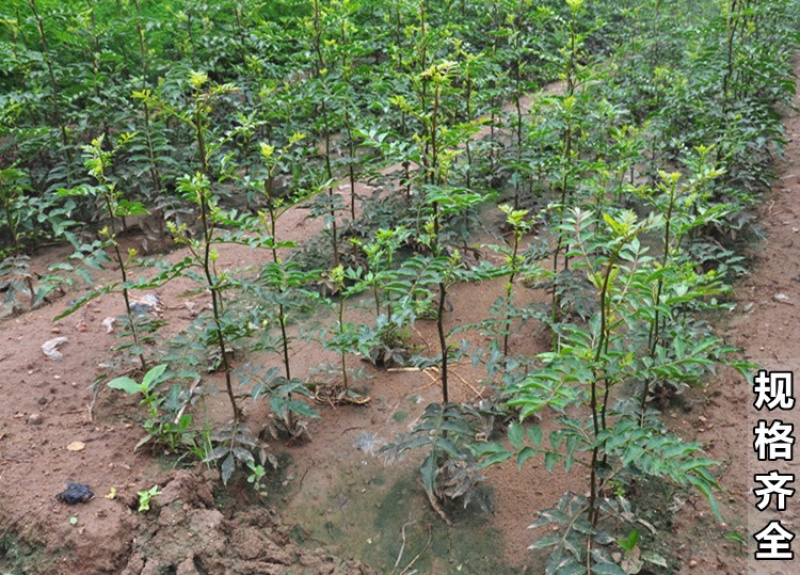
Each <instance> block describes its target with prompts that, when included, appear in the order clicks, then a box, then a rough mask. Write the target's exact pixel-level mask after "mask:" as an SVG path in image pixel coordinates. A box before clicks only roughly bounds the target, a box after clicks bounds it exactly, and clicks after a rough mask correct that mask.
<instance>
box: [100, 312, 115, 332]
mask: <svg viewBox="0 0 800 575" xmlns="http://www.w3.org/2000/svg"><path fill="white" fill-rule="evenodd" d="M115 321H117V318H115V317H112V316H109V317H107V318H106V319H104V320H103V321H102V322H100V325H102V326H103V327H104V328H106V333H112V332H113V331H114V322H115Z"/></svg>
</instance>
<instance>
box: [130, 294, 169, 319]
mask: <svg viewBox="0 0 800 575" xmlns="http://www.w3.org/2000/svg"><path fill="white" fill-rule="evenodd" d="M162 310H163V308H162V307H161V298H160V297H158V296H157V295H153V294H147V295H144V296H142V297H140V298H134V299H131V311H132V312H133V313H155V314H160V313H161V312H162Z"/></svg>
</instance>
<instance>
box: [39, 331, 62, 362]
mask: <svg viewBox="0 0 800 575" xmlns="http://www.w3.org/2000/svg"><path fill="white" fill-rule="evenodd" d="M68 341H69V338H68V337H64V336H62V337H54V338H53V339H50V340H47V341H46V342H44V343H43V344H42V353H43V354H45V355H46V356H47V357H48V358H49V359H51V360H53V361H61V360H62V359H64V354H63V353H61V352H60V351H58V348H59V347H60V346H62V345H63V344H65V343H67V342H68Z"/></svg>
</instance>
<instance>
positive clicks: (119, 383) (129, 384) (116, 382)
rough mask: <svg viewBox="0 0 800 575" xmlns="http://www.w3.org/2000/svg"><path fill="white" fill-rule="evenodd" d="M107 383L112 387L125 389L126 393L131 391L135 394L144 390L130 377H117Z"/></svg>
mask: <svg viewBox="0 0 800 575" xmlns="http://www.w3.org/2000/svg"><path fill="white" fill-rule="evenodd" d="M106 385H108V387H110V388H111V389H119V390H120V391H124V392H125V393H129V394H131V395H135V394H137V393H139V392H141V391H142V387H141V386H140V385H139V384H138V383H136V382H135V381H133V380H132V379H131V378H130V377H125V376H122V377H117V378H115V379H112V380H111V381H109V382H108V383H107V384H106Z"/></svg>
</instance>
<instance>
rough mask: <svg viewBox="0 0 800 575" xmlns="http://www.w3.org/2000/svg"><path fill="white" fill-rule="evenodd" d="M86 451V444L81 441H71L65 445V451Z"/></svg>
mask: <svg viewBox="0 0 800 575" xmlns="http://www.w3.org/2000/svg"><path fill="white" fill-rule="evenodd" d="M84 449H86V444H85V443H84V442H83V441H73V442H72V443H70V444H69V445H67V451H83V450H84Z"/></svg>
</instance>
